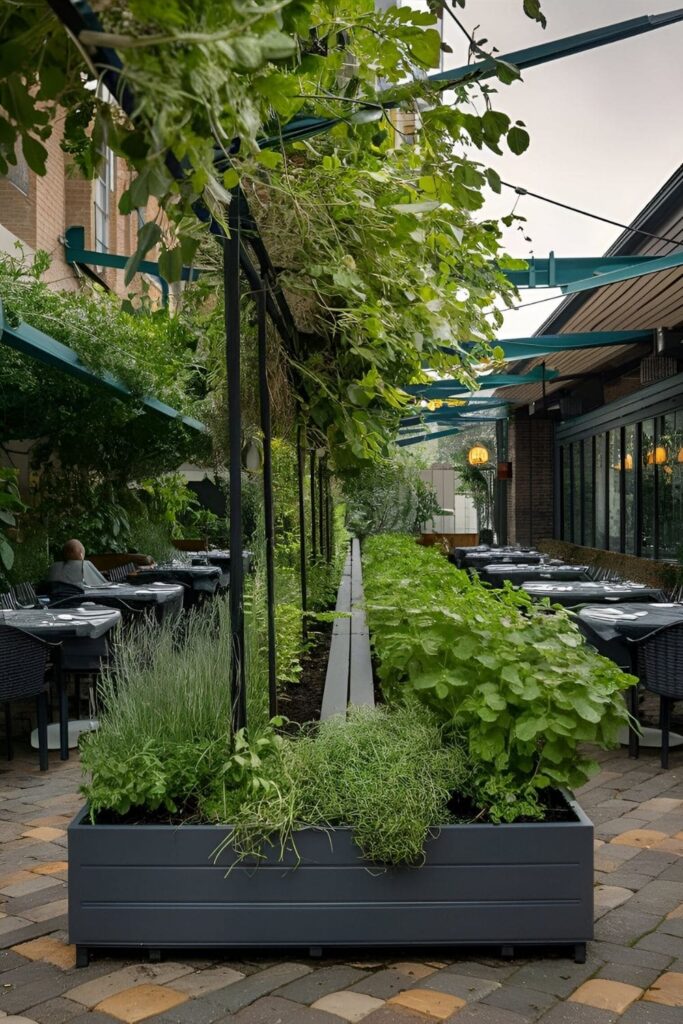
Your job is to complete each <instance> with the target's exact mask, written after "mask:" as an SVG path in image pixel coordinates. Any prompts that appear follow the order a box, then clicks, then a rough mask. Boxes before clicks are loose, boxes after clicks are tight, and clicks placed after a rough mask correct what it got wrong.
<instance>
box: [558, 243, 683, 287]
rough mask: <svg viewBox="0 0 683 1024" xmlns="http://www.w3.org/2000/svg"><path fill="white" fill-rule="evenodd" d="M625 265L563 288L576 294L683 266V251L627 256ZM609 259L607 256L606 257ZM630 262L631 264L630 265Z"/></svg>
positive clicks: (602, 271) (598, 272) (607, 269)
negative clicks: (660, 254) (657, 254)
mask: <svg viewBox="0 0 683 1024" xmlns="http://www.w3.org/2000/svg"><path fill="white" fill-rule="evenodd" d="M623 259H624V260H625V261H627V262H626V264H625V265H620V266H618V267H615V268H614V269H610V268H608V267H606V268H605V269H604V270H603V269H600V270H599V271H596V272H595V275H594V277H591V278H587V279H586V280H583V281H582V280H578V281H574V282H573V283H572V284H567V285H565V286H564V287H563V288H562V291H563V292H564V294H565V295H574V294H576V293H577V292H587V291H591V290H592V289H593V288H603V287H604V286H605V285H607V284H617V283H618V282H619V281H631V280H633V278H636V277H644V276H645V275H646V274H656V273H658V272H659V271H662V270H675V269H676V268H678V267H683V251H681V252H672V253H669V255H668V256H650V257H642V256H641V257H635V258H634V257H631V256H625V257H623ZM606 260H607V258H606ZM629 263H630V266H629V265H628V264H629Z"/></svg>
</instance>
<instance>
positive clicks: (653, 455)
mask: <svg viewBox="0 0 683 1024" xmlns="http://www.w3.org/2000/svg"><path fill="white" fill-rule="evenodd" d="M666 460H667V451H666V448H665V447H664V446H663V445H661V444H658V445H657V447H656V448H655V450H654V451H653V452H648V453H647V464H648V466H663V465H664V463H665V462H666Z"/></svg>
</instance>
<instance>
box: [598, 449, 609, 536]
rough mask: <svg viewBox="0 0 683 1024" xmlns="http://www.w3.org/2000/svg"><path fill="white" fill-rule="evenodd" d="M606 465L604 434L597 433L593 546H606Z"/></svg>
mask: <svg viewBox="0 0 683 1024" xmlns="http://www.w3.org/2000/svg"><path fill="white" fill-rule="evenodd" d="M606 466H607V462H606V435H605V434H598V436H597V437H596V439H595V546H596V547H597V548H604V547H606V546H607V544H606V540H607V537H606V533H605V524H606V521H607V496H606V487H605V483H606V480H605V470H606Z"/></svg>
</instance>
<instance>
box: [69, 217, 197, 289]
mask: <svg viewBox="0 0 683 1024" xmlns="http://www.w3.org/2000/svg"><path fill="white" fill-rule="evenodd" d="M64 258H65V259H66V262H67V263H70V264H74V263H77V264H81V265H82V266H86V267H109V268H110V269H112V270H125V269H126V265H127V263H128V260H129V258H130V257H128V256H119V255H117V254H116V253H113V252H98V251H97V250H96V249H86V248H85V230H84V229H83V228H82V227H70V228H67V229H66V231H65V232H64ZM187 269H188V268H187V267H183V270H187ZM138 272H139V273H140V274H149V275H150V277H156V279H157V280H158V282H159V287H160V288H161V301H162V302H163V304H164V306H167V305H168V281H166V279H165V278H163V277H162V276H161V274H160V273H159V264H158V263H155V262H153V261H152V260H142V261H141V262H140V265H139V266H138Z"/></svg>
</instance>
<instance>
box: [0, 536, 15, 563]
mask: <svg viewBox="0 0 683 1024" xmlns="http://www.w3.org/2000/svg"><path fill="white" fill-rule="evenodd" d="M0 562H2V564H3V565H4V567H5V569H11V568H12V566H13V565H14V550H13V548H12V546H11V544H10V543H9V541H8V540H7V538H6V537H3V535H2V534H1V533H0Z"/></svg>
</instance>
